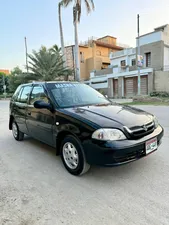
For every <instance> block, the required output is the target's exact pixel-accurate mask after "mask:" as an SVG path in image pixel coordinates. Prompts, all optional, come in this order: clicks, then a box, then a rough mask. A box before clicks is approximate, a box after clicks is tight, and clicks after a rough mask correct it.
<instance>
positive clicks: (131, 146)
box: [9, 82, 163, 175]
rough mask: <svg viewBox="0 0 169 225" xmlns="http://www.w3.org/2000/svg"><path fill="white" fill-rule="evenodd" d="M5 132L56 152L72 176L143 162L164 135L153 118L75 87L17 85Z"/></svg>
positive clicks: (49, 83)
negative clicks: (8, 131) (50, 147)
mask: <svg viewBox="0 0 169 225" xmlns="http://www.w3.org/2000/svg"><path fill="white" fill-rule="evenodd" d="M9 129H10V130H12V132H13V136H14V138H15V139H16V140H17V141H21V140H23V138H24V135H25V134H26V135H29V136H31V137H33V138H35V139H37V140H39V141H41V142H44V143H46V144H48V145H50V146H53V147H54V148H56V154H57V155H61V158H62V161H63V164H64V166H65V168H66V169H67V170H68V171H69V172H70V173H71V174H73V175H80V174H83V173H85V172H87V171H88V169H89V168H90V165H99V166H116V165H122V164H125V163H129V162H132V161H134V160H137V159H140V158H142V157H145V156H147V155H149V154H150V153H152V152H154V151H156V150H157V148H158V146H159V145H160V143H161V140H162V136H163V128H162V127H161V126H160V124H159V123H158V120H157V118H156V117H155V116H153V115H152V114H150V113H147V112H144V111H142V110H140V109H135V108H132V107H129V106H123V105H118V104H113V103H112V102H111V101H109V100H108V99H107V98H105V97H104V96H103V95H101V94H100V93H99V92H97V91H96V90H94V89H93V88H91V87H90V86H87V85H85V84H82V83H76V82H72V83H70V82H42V83H30V84H23V85H20V86H19V87H18V88H17V90H16V92H15V93H14V95H13V97H12V99H11V102H10V115H9Z"/></svg>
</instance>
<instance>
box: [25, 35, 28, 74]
mask: <svg viewBox="0 0 169 225" xmlns="http://www.w3.org/2000/svg"><path fill="white" fill-rule="evenodd" d="M25 54H26V71H27V73H28V48H27V40H26V37H25Z"/></svg>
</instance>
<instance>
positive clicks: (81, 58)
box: [80, 52, 84, 63]
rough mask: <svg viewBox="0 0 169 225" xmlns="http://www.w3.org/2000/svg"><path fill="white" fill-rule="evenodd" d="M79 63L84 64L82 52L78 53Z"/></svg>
mask: <svg viewBox="0 0 169 225" xmlns="http://www.w3.org/2000/svg"><path fill="white" fill-rule="evenodd" d="M80 62H81V63H84V52H80Z"/></svg>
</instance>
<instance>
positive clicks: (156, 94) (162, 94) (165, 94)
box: [150, 91, 169, 98]
mask: <svg viewBox="0 0 169 225" xmlns="http://www.w3.org/2000/svg"><path fill="white" fill-rule="evenodd" d="M150 96H151V97H159V98H169V92H165V91H159V92H158V91H154V92H152V93H150Z"/></svg>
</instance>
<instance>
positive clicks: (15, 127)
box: [12, 123, 18, 138]
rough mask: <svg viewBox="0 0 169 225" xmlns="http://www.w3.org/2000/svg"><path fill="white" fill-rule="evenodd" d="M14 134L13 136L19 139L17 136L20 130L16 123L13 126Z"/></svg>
mask: <svg viewBox="0 0 169 225" xmlns="http://www.w3.org/2000/svg"><path fill="white" fill-rule="evenodd" d="M12 132H13V136H14V137H15V138H17V136H18V128H17V126H16V124H15V123H13V124H12Z"/></svg>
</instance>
